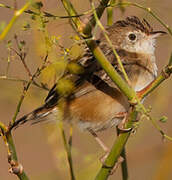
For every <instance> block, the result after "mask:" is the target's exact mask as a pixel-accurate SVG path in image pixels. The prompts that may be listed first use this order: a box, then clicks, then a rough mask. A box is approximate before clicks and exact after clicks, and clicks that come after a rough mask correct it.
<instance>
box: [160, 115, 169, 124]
mask: <svg viewBox="0 0 172 180" xmlns="http://www.w3.org/2000/svg"><path fill="white" fill-rule="evenodd" d="M167 119H168V118H167V117H166V116H162V117H161V118H160V120H159V121H160V122H162V123H166V122H167Z"/></svg>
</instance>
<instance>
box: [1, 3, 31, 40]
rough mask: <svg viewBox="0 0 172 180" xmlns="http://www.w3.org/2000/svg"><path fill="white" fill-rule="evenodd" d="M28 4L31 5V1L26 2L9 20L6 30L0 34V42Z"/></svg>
mask: <svg viewBox="0 0 172 180" xmlns="http://www.w3.org/2000/svg"><path fill="white" fill-rule="evenodd" d="M30 4H31V1H29V2H27V3H26V4H25V5H24V6H23V7H22V8H21V9H19V10H17V11H15V13H14V16H13V17H12V19H11V20H10V22H9V24H8V25H7V26H6V28H5V29H4V30H3V32H2V33H1V34H0V41H1V40H3V39H4V38H5V37H6V35H7V33H8V32H9V31H10V29H11V28H12V26H13V24H14V23H15V22H16V20H17V19H18V17H19V16H20V15H21V14H22V13H23V12H24V11H25V10H26V9H27V8H28V7H29V6H30Z"/></svg>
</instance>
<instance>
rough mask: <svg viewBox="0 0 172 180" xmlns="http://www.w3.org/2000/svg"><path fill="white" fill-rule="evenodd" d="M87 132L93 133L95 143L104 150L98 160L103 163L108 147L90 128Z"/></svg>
mask: <svg viewBox="0 0 172 180" xmlns="http://www.w3.org/2000/svg"><path fill="white" fill-rule="evenodd" d="M89 132H90V133H91V134H92V135H93V137H94V138H95V140H96V141H97V143H98V144H99V145H100V147H101V148H102V149H103V151H104V152H105V154H104V155H103V156H102V157H101V158H100V161H101V162H102V163H104V162H105V160H106V158H107V156H108V154H109V148H108V147H107V146H106V145H105V144H104V143H103V141H102V140H101V139H100V138H99V137H98V135H97V134H96V133H95V132H94V131H93V130H90V131H89Z"/></svg>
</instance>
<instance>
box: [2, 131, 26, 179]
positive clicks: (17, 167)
mask: <svg viewBox="0 0 172 180" xmlns="http://www.w3.org/2000/svg"><path fill="white" fill-rule="evenodd" d="M4 141H5V144H6V145H7V151H8V162H9V163H10V165H11V169H10V171H11V172H12V173H13V174H16V175H17V176H18V178H19V179H20V180H29V178H28V177H27V175H26V173H25V172H24V170H23V167H22V165H21V164H19V163H18V158H17V153H16V149H15V145H14V142H13V138H12V135H11V131H7V132H5V133H4Z"/></svg>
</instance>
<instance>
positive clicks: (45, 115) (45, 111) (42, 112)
mask: <svg viewBox="0 0 172 180" xmlns="http://www.w3.org/2000/svg"><path fill="white" fill-rule="evenodd" d="M55 111H56V108H47V107H46V105H42V106H40V107H39V108H37V109H35V110H34V111H32V112H30V113H28V114H26V115H24V116H23V117H21V118H20V119H18V120H16V121H15V122H14V124H12V126H11V127H10V129H13V128H17V127H19V126H20V125H22V124H25V123H27V122H31V124H37V123H39V122H42V121H46V120H49V119H51V118H50V117H49V116H50V115H52V114H54V112H55Z"/></svg>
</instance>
